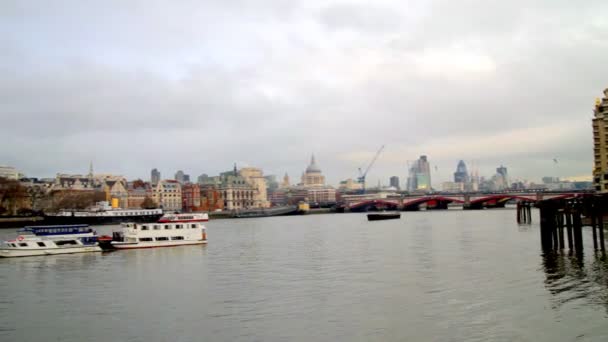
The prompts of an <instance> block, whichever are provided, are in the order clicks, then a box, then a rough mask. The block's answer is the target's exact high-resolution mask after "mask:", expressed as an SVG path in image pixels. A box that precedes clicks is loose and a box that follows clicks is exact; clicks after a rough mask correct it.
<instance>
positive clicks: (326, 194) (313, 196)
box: [306, 186, 336, 205]
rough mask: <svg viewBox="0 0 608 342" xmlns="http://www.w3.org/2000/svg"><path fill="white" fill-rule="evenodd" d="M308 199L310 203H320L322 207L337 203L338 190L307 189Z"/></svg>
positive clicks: (326, 187)
mask: <svg viewBox="0 0 608 342" xmlns="http://www.w3.org/2000/svg"><path fill="white" fill-rule="evenodd" d="M306 190H307V194H306V197H308V201H309V202H310V203H318V204H320V205H323V204H328V203H336V189H334V188H332V187H329V186H323V187H316V188H307V189H306Z"/></svg>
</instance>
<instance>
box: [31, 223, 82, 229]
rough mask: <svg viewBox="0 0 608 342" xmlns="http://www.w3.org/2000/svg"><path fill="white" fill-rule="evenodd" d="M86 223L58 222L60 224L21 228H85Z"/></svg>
mask: <svg viewBox="0 0 608 342" xmlns="http://www.w3.org/2000/svg"><path fill="white" fill-rule="evenodd" d="M88 226H89V225H88V224H60V225H52V226H25V227H23V229H26V230H30V229H34V230H36V229H60V228H86V227H88Z"/></svg>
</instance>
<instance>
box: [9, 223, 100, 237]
mask: <svg viewBox="0 0 608 342" xmlns="http://www.w3.org/2000/svg"><path fill="white" fill-rule="evenodd" d="M19 232H29V233H32V234H34V235H36V236H49V235H70V234H90V233H93V229H91V228H90V227H89V225H88V224H72V225H64V226H35V227H31V226H28V227H25V228H23V229H21V230H19Z"/></svg>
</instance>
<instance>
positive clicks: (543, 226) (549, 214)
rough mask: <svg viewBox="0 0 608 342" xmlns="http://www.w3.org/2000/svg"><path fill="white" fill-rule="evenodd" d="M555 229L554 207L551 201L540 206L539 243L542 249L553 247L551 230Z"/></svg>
mask: <svg viewBox="0 0 608 342" xmlns="http://www.w3.org/2000/svg"><path fill="white" fill-rule="evenodd" d="M554 229H555V208H554V207H553V204H552V203H544V204H543V205H542V206H541V207H540V243H541V246H542V248H543V249H544V250H550V249H552V248H553V230H554Z"/></svg>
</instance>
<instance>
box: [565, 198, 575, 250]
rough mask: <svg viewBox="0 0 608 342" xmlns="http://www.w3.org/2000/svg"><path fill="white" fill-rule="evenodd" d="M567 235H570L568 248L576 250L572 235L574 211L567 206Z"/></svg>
mask: <svg viewBox="0 0 608 342" xmlns="http://www.w3.org/2000/svg"><path fill="white" fill-rule="evenodd" d="M565 214H566V236H567V237H568V248H570V250H574V239H573V237H572V212H571V211H570V208H569V207H566V211H565Z"/></svg>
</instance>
